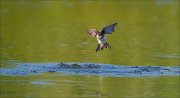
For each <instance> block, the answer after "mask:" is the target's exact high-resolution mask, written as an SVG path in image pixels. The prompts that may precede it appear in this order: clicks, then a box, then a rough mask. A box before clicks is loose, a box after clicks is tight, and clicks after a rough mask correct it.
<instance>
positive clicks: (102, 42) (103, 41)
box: [97, 37, 106, 47]
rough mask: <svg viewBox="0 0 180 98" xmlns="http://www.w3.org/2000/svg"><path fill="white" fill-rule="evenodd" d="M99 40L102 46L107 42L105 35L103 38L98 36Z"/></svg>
mask: <svg viewBox="0 0 180 98" xmlns="http://www.w3.org/2000/svg"><path fill="white" fill-rule="evenodd" d="M97 41H98V43H99V44H100V46H101V47H102V46H103V45H104V44H105V43H106V39H105V37H103V38H101V39H100V38H99V37H97Z"/></svg>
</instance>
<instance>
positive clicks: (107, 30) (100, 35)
mask: <svg viewBox="0 0 180 98" xmlns="http://www.w3.org/2000/svg"><path fill="white" fill-rule="evenodd" d="M116 26H117V23H114V24H111V25H108V26H105V27H104V28H103V29H102V31H101V32H99V31H98V30H97V29H88V30H87V32H88V34H89V35H90V36H92V37H96V39H97V41H98V46H97V48H96V52H97V51H99V50H103V49H104V48H110V49H111V46H110V45H109V44H108V43H107V42H106V38H105V36H104V35H105V34H112V32H114V28H115V27H116Z"/></svg>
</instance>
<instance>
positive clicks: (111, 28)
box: [101, 23, 117, 34]
mask: <svg viewBox="0 0 180 98" xmlns="http://www.w3.org/2000/svg"><path fill="white" fill-rule="evenodd" d="M116 26H117V23H114V24H111V25H108V26H105V27H104V28H103V30H102V31H101V34H112V32H114V28H115V27H116Z"/></svg>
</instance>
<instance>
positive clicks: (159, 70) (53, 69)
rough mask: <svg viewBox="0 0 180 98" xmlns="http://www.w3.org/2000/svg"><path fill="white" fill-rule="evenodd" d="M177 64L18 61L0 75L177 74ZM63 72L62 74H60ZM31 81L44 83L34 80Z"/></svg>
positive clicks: (127, 75) (4, 69) (141, 75)
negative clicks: (121, 64)
mask: <svg viewBox="0 0 180 98" xmlns="http://www.w3.org/2000/svg"><path fill="white" fill-rule="evenodd" d="M179 69H180V67H179V66H120V65H110V64H93V63H19V64H18V65H17V66H16V67H13V68H0V75H5V76H28V75H39V74H45V73H50V74H49V75H57V76H62V75H64V76H65V75H81V76H110V77H143V76H150V77H153V76H179V75H180V70H179ZM62 73H63V74H62ZM33 83H42V84H43V83H46V82H44V81H35V82H33Z"/></svg>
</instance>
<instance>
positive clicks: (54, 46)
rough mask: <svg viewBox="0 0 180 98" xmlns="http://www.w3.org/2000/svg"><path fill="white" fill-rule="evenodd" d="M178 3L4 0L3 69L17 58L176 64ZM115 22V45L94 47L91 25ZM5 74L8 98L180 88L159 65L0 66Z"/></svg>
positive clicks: (158, 95) (142, 93) (163, 94)
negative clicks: (131, 70) (67, 69)
mask: <svg viewBox="0 0 180 98" xmlns="http://www.w3.org/2000/svg"><path fill="white" fill-rule="evenodd" d="M179 4H180V1H179V0H0V59H1V62H0V64H1V66H0V67H1V68H0V71H1V70H3V68H6V67H8V68H14V66H16V65H18V64H19V63H18V64H17V61H20V63H22V62H28V63H32V64H37V63H42V62H43V63H47V62H85V63H102V64H116V65H125V66H128V65H132V66H141V65H147V66H149V65H150V66H151V65H152V66H159V65H160V66H162V67H163V66H172V67H173V66H178V65H179V59H180V55H179V52H180V49H179V48H180V47H179V44H180V43H179V36H180V34H179V32H180V30H179V26H180V25H179V21H180V20H179V17H180V11H179ZM114 22H117V23H118V25H117V27H116V29H115V32H114V33H113V34H112V35H107V36H106V37H107V42H108V43H109V44H110V45H111V47H112V49H111V50H110V49H105V50H103V51H99V52H96V51H95V49H96V47H97V41H96V39H95V38H92V37H90V36H88V34H87V32H86V30H87V29H90V28H96V29H98V30H99V31H101V29H102V28H103V27H104V26H106V25H109V24H112V23H114ZM24 66H26V65H24ZM149 68H150V67H149ZM169 68H171V67H169ZM177 68H178V67H177ZM12 70H13V69H12ZM17 70H20V72H19V73H21V72H22V73H23V71H24V70H23V69H21V68H19V69H18V67H16V68H14V71H17ZM7 71H11V70H7ZM14 71H12V72H11V73H13V74H16V73H15V72H14ZM147 71H148V70H147ZM167 71H168V70H167ZM31 72H32V73H33V72H34V73H35V72H36V70H33V71H32V70H31ZM161 73H162V74H163V72H159V73H158V74H161ZM177 73H178V72H177ZM136 74H137V73H136ZM0 79H1V81H0V93H1V94H0V97H2V98H40V97H48V98H87V97H88V98H102V97H103V98H104V97H106V98H120V97H121V98H129V97H131V98H145V97H146V98H179V96H180V95H179V92H180V91H179V90H180V89H179V87H180V86H179V76H159V77H153V73H152V76H149V77H126V76H124V77H118V78H117V77H104V76H101V75H99V76H98V75H97V76H76V75H72V76H66V75H64V76H63V75H62V76H61V73H56V72H54V73H53V72H52V73H50V72H49V73H48V72H47V73H41V74H37V75H29V76H23V75H22V76H6V75H2V74H1V75H0Z"/></svg>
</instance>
